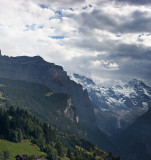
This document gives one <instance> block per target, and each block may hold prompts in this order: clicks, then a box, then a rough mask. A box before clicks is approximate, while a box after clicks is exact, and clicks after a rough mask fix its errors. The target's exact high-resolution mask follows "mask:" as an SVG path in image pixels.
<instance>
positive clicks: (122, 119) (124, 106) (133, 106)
mask: <svg viewBox="0 0 151 160" xmlns="http://www.w3.org/2000/svg"><path fill="white" fill-rule="evenodd" d="M71 78H72V79H73V80H74V81H76V82H77V83H79V84H81V85H82V86H83V89H87V91H88V94H89V97H90V99H91V101H92V103H93V106H94V111H95V115H96V119H97V123H98V126H99V128H100V129H101V130H102V131H104V132H105V133H106V134H108V135H109V136H110V135H112V134H115V133H116V132H118V131H119V129H121V128H125V127H127V126H128V125H130V124H131V123H132V122H134V120H136V118H137V117H139V116H140V115H142V114H143V113H145V112H147V111H148V110H149V108H150V107H151V87H149V86H147V85H146V84H144V83H143V82H142V81H140V80H137V79H133V80H131V81H129V82H128V83H127V84H123V85H116V86H114V87H99V86H97V85H96V84H95V83H94V82H93V80H92V79H89V78H86V77H84V76H81V75H78V74H73V75H72V76H71Z"/></svg>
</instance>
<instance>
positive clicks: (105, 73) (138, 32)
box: [0, 0, 151, 83]
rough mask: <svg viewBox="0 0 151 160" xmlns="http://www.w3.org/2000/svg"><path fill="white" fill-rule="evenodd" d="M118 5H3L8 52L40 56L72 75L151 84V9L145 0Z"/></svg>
mask: <svg viewBox="0 0 151 160" xmlns="http://www.w3.org/2000/svg"><path fill="white" fill-rule="evenodd" d="M116 2H119V1H118V0H116V1H104V0H99V1H98V0H95V1H93V2H92V1H90V0H76V1H75V0H67V1H64V0H56V1H49V0H43V1H42V0H22V1H18V0H5V1H0V10H1V14H0V35H1V36H0V48H1V50H2V54H7V55H9V56H19V55H28V56H34V55H40V56H42V57H43V58H44V59H45V60H47V61H49V62H53V63H56V64H59V65H62V66H63V67H64V69H65V70H66V71H68V72H69V73H72V72H77V73H79V74H83V75H86V76H88V77H91V76H93V77H94V78H97V79H101V80H102V79H104V80H106V79H111V80H117V79H118V80H119V79H121V80H129V79H131V78H139V79H143V80H145V81H146V82H148V81H150V78H151V77H150V75H151V71H150V68H151V63H150V62H151V45H150V44H151V39H150V37H151V30H150V26H151V18H150V17H151V9H150V7H149V5H140V4H141V2H140V3H139V1H133V4H135V5H132V2H130V1H129V0H127V1H126V0H125V1H124V0H123V1H122V3H123V2H127V3H125V5H123V4H121V1H120V2H119V3H116ZM99 3H100V4H99ZM130 3H131V4H130ZM144 4H148V2H147V1H144ZM150 83H151V82H150Z"/></svg>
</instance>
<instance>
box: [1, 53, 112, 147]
mask: <svg viewBox="0 0 151 160" xmlns="http://www.w3.org/2000/svg"><path fill="white" fill-rule="evenodd" d="M0 77H2V78H8V79H14V80H24V81H29V82H36V83H41V84H44V85H46V86H48V87H50V88H51V89H52V90H53V91H54V92H56V93H67V94H69V95H70V96H71V98H72V100H73V103H74V106H75V107H76V111H77V113H78V117H79V118H78V119H79V123H80V124H81V125H82V126H83V127H84V128H85V129H86V131H87V137H88V139H89V140H91V142H96V143H97V144H98V145H99V146H101V147H102V148H103V149H106V150H112V149H110V148H109V147H111V146H112V145H111V143H110V142H109V141H108V139H107V138H106V137H105V136H104V135H103V134H102V133H101V132H100V130H99V129H98V127H97V124H96V120H95V115H94V111H93V107H92V104H91V101H90V99H89V97H88V93H87V91H86V90H83V89H82V86H81V85H80V84H77V83H76V82H74V81H72V80H70V78H69V77H68V76H67V73H66V72H65V71H64V70H63V68H62V67H61V66H57V65H55V64H53V63H48V62H46V61H44V60H43V59H42V58H41V57H39V56H35V57H26V56H21V57H8V56H0ZM65 114H66V115H67V116H69V114H70V109H69V108H68V111H65ZM96 132H97V135H98V136H96ZM99 135H100V136H99ZM111 148H112V147H111Z"/></svg>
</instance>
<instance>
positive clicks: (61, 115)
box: [0, 78, 84, 137]
mask: <svg viewBox="0 0 151 160" xmlns="http://www.w3.org/2000/svg"><path fill="white" fill-rule="evenodd" d="M11 105H12V106H15V107H16V108H17V107H18V108H22V109H26V110H28V111H29V112H30V113H32V114H33V115H35V116H36V117H38V118H39V119H40V121H42V122H48V123H50V124H51V125H52V126H54V127H55V128H58V129H59V130H62V131H67V132H71V133H74V134H76V135H77V136H80V137H84V130H83V129H82V128H81V127H80V125H79V123H78V115H77V112H76V109H75V107H74V104H73V102H72V99H71V98H70V96H69V95H67V94H64V93H53V92H52V91H51V89H49V88H48V87H45V86H44V85H41V84H36V83H29V82H24V81H14V80H8V79H2V78H0V106H1V107H3V108H8V106H11ZM62 122H63V125H62Z"/></svg>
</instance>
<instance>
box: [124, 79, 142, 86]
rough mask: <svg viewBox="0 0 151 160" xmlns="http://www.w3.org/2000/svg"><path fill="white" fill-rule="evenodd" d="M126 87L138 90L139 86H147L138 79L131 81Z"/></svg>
mask: <svg viewBox="0 0 151 160" xmlns="http://www.w3.org/2000/svg"><path fill="white" fill-rule="evenodd" d="M125 86H126V87H132V88H136V87H139V86H145V84H144V83H143V82H142V81H141V80H138V79H132V80H131V81H129V82H128V84H126V85H125Z"/></svg>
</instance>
